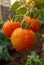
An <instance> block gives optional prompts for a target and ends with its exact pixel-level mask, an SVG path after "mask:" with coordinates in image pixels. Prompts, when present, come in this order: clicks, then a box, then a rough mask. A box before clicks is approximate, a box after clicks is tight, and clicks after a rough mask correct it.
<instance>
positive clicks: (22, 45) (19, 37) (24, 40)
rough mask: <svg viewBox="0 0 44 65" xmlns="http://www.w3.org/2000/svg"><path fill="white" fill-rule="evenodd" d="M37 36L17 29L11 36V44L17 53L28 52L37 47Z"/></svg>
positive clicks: (25, 30)
mask: <svg viewBox="0 0 44 65" xmlns="http://www.w3.org/2000/svg"><path fill="white" fill-rule="evenodd" d="M35 40H36V35H35V33H34V32H33V31H31V30H27V29H22V28H17V29H16V30H15V31H14V32H13V33H12V35H11V43H12V45H13V48H15V49H16V50H17V51H27V50H30V49H32V47H33V46H34V45H35Z"/></svg>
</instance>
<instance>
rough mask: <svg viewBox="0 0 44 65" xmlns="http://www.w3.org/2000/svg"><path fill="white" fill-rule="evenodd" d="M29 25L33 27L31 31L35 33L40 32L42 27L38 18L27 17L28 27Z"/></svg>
mask: <svg viewBox="0 0 44 65" xmlns="http://www.w3.org/2000/svg"><path fill="white" fill-rule="evenodd" d="M28 24H30V25H31V27H30V28H29V29H31V30H32V31H34V32H38V31H39V29H40V27H41V22H40V20H38V19H36V18H31V17H29V16H27V17H26V25H28Z"/></svg>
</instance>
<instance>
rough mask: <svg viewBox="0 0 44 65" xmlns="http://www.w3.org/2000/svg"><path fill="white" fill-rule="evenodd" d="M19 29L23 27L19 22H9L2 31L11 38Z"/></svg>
mask: <svg viewBox="0 0 44 65" xmlns="http://www.w3.org/2000/svg"><path fill="white" fill-rule="evenodd" d="M19 27H21V24H20V23H19V22H13V21H7V22H5V23H4V25H3V27H2V31H3V33H4V34H5V35H6V36H7V37H9V38H10V37H11V34H12V33H13V31H14V30H15V29H16V28H19Z"/></svg>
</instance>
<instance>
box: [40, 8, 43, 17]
mask: <svg viewBox="0 0 44 65" xmlns="http://www.w3.org/2000/svg"><path fill="white" fill-rule="evenodd" d="M40 15H41V17H42V18H44V8H43V9H42V10H41V12H40Z"/></svg>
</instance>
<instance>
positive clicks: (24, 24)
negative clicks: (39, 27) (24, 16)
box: [22, 21, 26, 29]
mask: <svg viewBox="0 0 44 65" xmlns="http://www.w3.org/2000/svg"><path fill="white" fill-rule="evenodd" d="M22 28H24V29H26V22H25V21H24V22H23V24H22Z"/></svg>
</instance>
